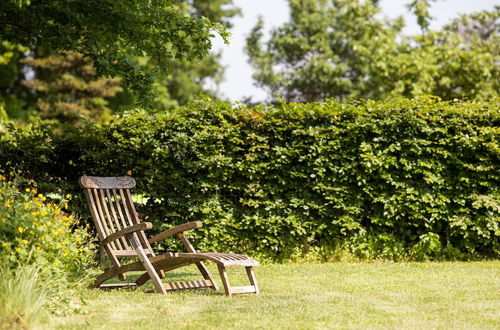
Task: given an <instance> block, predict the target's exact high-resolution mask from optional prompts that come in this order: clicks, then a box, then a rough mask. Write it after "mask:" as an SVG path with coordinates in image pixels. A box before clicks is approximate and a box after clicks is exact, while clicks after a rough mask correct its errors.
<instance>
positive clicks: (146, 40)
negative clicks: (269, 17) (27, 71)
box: [0, 0, 227, 90]
mask: <svg viewBox="0 0 500 330" xmlns="http://www.w3.org/2000/svg"><path fill="white" fill-rule="evenodd" d="M186 8H187V5H186V4H184V3H183V2H176V1H158V0H153V1H147V2H145V1H142V0H127V1H116V0H106V1H102V0H99V1H89V0H83V1H82V0H78V1H71V2H59V1H17V0H7V1H2V2H1V3H0V37H1V39H2V40H7V41H9V42H12V43H15V44H21V45H24V46H26V47H29V48H30V49H36V48H40V47H43V48H46V49H50V50H58V51H76V52H79V53H82V54H83V55H85V56H88V57H90V58H92V59H93V60H94V62H95V65H96V66H97V69H98V72H100V73H104V74H106V75H110V76H120V77H122V78H123V80H124V82H125V83H126V84H128V85H130V86H133V87H134V88H136V89H138V90H144V87H145V86H144V85H149V83H150V78H151V73H152V72H145V71H144V70H143V69H141V68H140V67H139V65H138V62H137V60H136V57H138V56H148V57H149V58H150V60H151V61H154V63H156V64H157V65H158V66H157V69H158V70H160V71H163V72H165V71H167V72H168V66H167V64H168V61H169V60H171V59H191V60H193V59H195V58H198V59H200V58H202V57H204V56H205V55H207V54H208V50H209V49H210V47H211V43H210V37H211V36H212V33H213V31H217V32H218V33H220V34H221V35H222V36H223V37H226V36H227V32H226V30H225V29H224V27H223V26H222V25H221V24H219V23H213V22H211V21H210V20H209V19H207V18H205V17H192V16H190V15H189V14H186Z"/></svg>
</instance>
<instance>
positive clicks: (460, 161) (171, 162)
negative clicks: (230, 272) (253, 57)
mask: <svg viewBox="0 0 500 330" xmlns="http://www.w3.org/2000/svg"><path fill="white" fill-rule="evenodd" d="M499 126H500V113H499V107H498V100H493V101H491V102H489V103H487V102H464V103H458V102H455V103H448V102H442V101H438V100H436V99H433V98H421V99H415V100H407V99H399V100H394V101H390V102H375V101H367V102H365V103H360V104H350V105H348V104H340V103H337V102H335V101H329V102H326V103H321V104H317V103H310V104H295V103H290V104H280V105H278V106H276V107H263V106H260V107H256V108H246V107H244V106H241V107H235V106H232V105H230V104H227V103H220V102H214V101H211V100H206V101H203V102H201V101H200V102H198V103H196V104H193V105H191V106H187V107H184V108H181V109H180V110H179V111H178V112H176V113H175V114H171V113H158V114H155V115H150V114H147V113H146V112H143V111H135V112H130V113H127V114H126V115H124V116H122V117H120V118H117V119H116V120H115V121H113V122H111V123H109V124H106V125H102V126H99V125H90V126H87V127H84V128H82V129H75V128H67V129H66V130H64V129H62V128H59V129H58V130H57V131H55V130H53V129H50V127H46V126H44V125H41V124H33V125H32V126H30V127H28V128H25V129H13V128H11V129H10V130H9V132H8V133H7V134H5V135H4V137H3V139H2V142H1V146H0V150H1V151H2V152H1V153H0V162H3V163H6V164H10V165H11V166H14V165H15V166H17V167H19V168H21V169H23V170H24V171H26V173H25V175H26V176H32V177H33V178H36V179H37V181H38V182H40V183H48V182H52V183H53V184H55V185H54V186H50V185H46V186H43V185H42V184H41V185H40V189H49V190H50V189H54V187H57V188H58V189H62V190H63V191H62V193H66V192H72V193H74V194H78V195H79V196H81V195H82V194H81V192H79V191H80V189H79V188H78V187H77V186H76V182H77V178H78V177H79V176H80V175H83V174H87V175H101V176H117V175H127V174H129V175H132V176H134V177H135V178H136V179H137V182H138V187H137V189H136V193H140V194H142V196H143V199H142V202H143V203H144V205H143V207H142V208H141V212H142V214H143V216H149V217H150V220H153V221H154V223H155V229H156V230H162V229H166V228H168V227H171V226H173V225H176V224H180V223H184V222H186V221H192V220H202V221H203V222H204V223H205V225H206V226H205V227H204V228H203V229H201V230H200V231H199V232H198V233H196V234H193V235H194V239H195V240H196V241H197V243H198V245H199V246H200V247H201V248H202V249H203V250H210V249H216V250H221V251H239V252H247V253H251V254H252V255H257V254H260V255H261V256H263V257H268V258H272V259H286V258H290V257H294V256H299V255H306V254H315V255H322V256H323V257H325V258H327V257H330V256H332V255H335V254H336V253H338V252H339V251H344V252H348V253H350V254H353V255H355V256H357V257H359V258H368V259H371V258H388V259H426V258H452V259H453V258H475V257H498V253H499V235H500V231H499V219H500V206H499V201H500V159H499V158H500V147H499V134H500V133H499V132H500V131H499ZM73 204H74V205H76V204H75V203H73ZM85 208H86V207H85V205H84V204H83V203H82V204H81V212H82V213H83V212H84V211H83V210H85Z"/></svg>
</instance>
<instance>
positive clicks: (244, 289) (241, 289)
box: [231, 285, 257, 294]
mask: <svg viewBox="0 0 500 330" xmlns="http://www.w3.org/2000/svg"><path fill="white" fill-rule="evenodd" d="M231 293H232V294H238V293H257V290H255V287H254V286H253V285H244V286H232V287H231Z"/></svg>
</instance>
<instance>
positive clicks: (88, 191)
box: [84, 189, 106, 240]
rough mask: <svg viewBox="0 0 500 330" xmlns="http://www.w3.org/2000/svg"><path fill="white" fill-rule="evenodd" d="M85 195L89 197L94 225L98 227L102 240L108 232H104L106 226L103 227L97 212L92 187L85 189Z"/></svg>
mask: <svg viewBox="0 0 500 330" xmlns="http://www.w3.org/2000/svg"><path fill="white" fill-rule="evenodd" d="M84 192H85V196H86V197H87V202H88V204H89V208H90V214H91V215H92V220H93V221H94V225H95V227H96V229H97V234H98V235H99V239H100V240H102V239H104V237H106V233H105V232H104V228H103V227H102V225H101V223H100V221H99V219H98V218H99V215H98V214H97V208H96V206H95V202H94V197H93V196H92V192H91V191H90V189H85V190H84Z"/></svg>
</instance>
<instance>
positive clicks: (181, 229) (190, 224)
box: [148, 221, 203, 244]
mask: <svg viewBox="0 0 500 330" xmlns="http://www.w3.org/2000/svg"><path fill="white" fill-rule="evenodd" d="M201 227H203V224H202V223H201V221H191V222H188V223H185V224H183V225H180V226H177V227H174V228H170V229H167V230H165V231H162V232H161V233H159V234H157V235H155V236H153V237H151V238H150V239H149V240H148V242H149V243H150V244H151V243H154V242H157V241H160V240H162V239H165V238H168V237H171V236H174V235H175V234H178V233H182V232H185V231H188V230H193V229H196V228H201Z"/></svg>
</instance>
